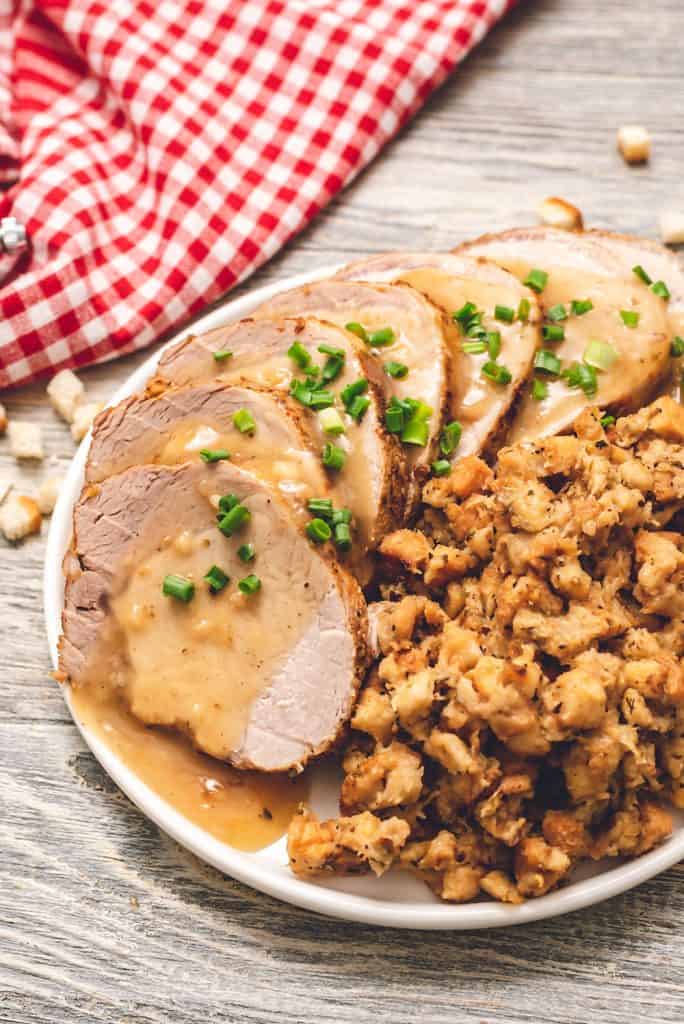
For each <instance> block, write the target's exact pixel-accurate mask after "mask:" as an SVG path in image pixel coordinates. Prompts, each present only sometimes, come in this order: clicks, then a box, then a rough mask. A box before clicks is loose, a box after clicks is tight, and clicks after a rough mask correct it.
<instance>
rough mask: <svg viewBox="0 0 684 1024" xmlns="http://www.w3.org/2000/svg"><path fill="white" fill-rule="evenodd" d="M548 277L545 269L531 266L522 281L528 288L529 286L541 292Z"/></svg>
mask: <svg viewBox="0 0 684 1024" xmlns="http://www.w3.org/2000/svg"><path fill="white" fill-rule="evenodd" d="M548 279H549V275H548V274H547V273H546V271H545V270H538V269H537V268H533V269H532V270H530V272H529V274H528V275H527V277H526V278H525V280H524V281H523V284H524V285H527V287H528V288H531V289H532V291H534V292H537V293H539V292H543V291H544V289H545V288H546V282H547V281H548Z"/></svg>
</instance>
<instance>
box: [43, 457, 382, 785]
mask: <svg viewBox="0 0 684 1024" xmlns="http://www.w3.org/2000/svg"><path fill="white" fill-rule="evenodd" d="M227 494H234V495H236V496H237V497H238V498H239V499H240V502H241V503H242V504H244V506H245V507H246V508H247V509H248V510H249V512H250V514H251V519H250V520H249V522H248V523H247V524H246V525H244V526H243V528H242V530H241V531H240V532H239V533H237V534H235V535H234V536H230V537H227V536H224V534H223V533H222V532H221V531H220V530H219V528H218V526H217V522H216V514H215V513H216V504H217V500H218V497H219V496H221V495H227ZM245 543H251V544H252V545H253V546H254V549H255V552H256V557H255V559H254V561H253V562H252V563H250V566H249V568H248V567H246V566H245V564H244V563H243V562H242V561H241V560H240V558H239V556H238V554H237V550H238V548H239V546H240V545H242V544H245ZM212 566H218V567H219V568H220V569H222V570H223V572H224V573H226V574H227V575H228V576H229V577H230V581H229V582H228V583H227V585H226V586H225V587H224V588H223V589H222V590H220V592H218V593H212V592H211V590H210V588H209V585H208V583H207V582H205V580H204V576H205V574H206V573H207V572H208V571H209V570H210V569H211V567H212ZM250 568H251V570H252V572H253V573H254V574H258V577H259V579H260V581H261V587H260V589H259V590H257V591H256V592H254V593H243V592H241V591H240V590H239V589H238V587H237V586H236V583H237V581H238V579H240V578H241V577H245V576H246V574H247V573H248V572H249V569H250ZM65 570H66V576H67V583H66V593H65V609H64V615H63V637H62V640H61V644H60V669H61V672H62V673H63V677H64V678H65V679H66V680H67V681H68V682H70V683H71V685H73V686H101V687H117V688H118V691H119V692H120V696H121V699H122V700H123V701H124V702H125V703H126V704H127V706H128V707H130V710H131V711H132V712H133V714H135V715H136V716H137V717H138V718H139V719H140V720H141V721H143V722H145V723H148V724H150V725H161V726H168V727H172V728H176V729H179V730H182V731H183V732H185V733H187V735H189V736H190V737H191V739H192V740H193V742H194V743H195V744H196V746H197V747H198V748H199V749H200V750H203V751H205V752H206V753H208V754H211V755H212V756H214V757H217V758H221V759H225V760H228V761H231V762H232V763H233V764H235V765H237V766H239V767H244V768H257V769H261V770H264V771H275V770H285V769H292V768H295V769H298V768H300V767H301V766H302V765H304V764H305V763H306V762H307V761H308V760H309V758H311V757H313V756H315V755H316V754H319V753H321V752H322V751H324V750H326V749H327V748H328V747H329V746H330V745H331V744H332V743H333V741H334V740H335V738H336V737H337V735H338V733H339V731H340V729H341V727H342V726H343V724H344V722H345V721H346V720H347V718H348V716H349V714H350V711H351V708H352V704H353V701H354V698H355V695H356V692H357V688H358V684H359V679H360V678H361V676H362V674H363V672H364V671H365V668H366V664H367V630H368V625H367V616H366V607H365V602H364V600H363V597H362V595H361V592H360V590H359V588H358V585H357V584H356V582H355V581H354V579H353V578H352V577H351V576H350V575H349V574H348V573H346V572H345V571H344V570H343V569H341V568H340V567H339V565H337V564H336V562H335V560H334V558H333V557H328V555H327V554H326V552H325V550H324V549H321V548H318V547H315V546H313V545H312V544H310V543H309V542H308V541H307V540H306V539H305V538H304V536H303V535H302V532H301V530H300V529H299V528H298V526H297V524H296V523H295V521H294V519H293V517H292V515H291V513H290V509H289V507H288V506H287V504H286V503H284V502H283V501H282V500H281V498H280V496H279V495H278V493H277V491H276V490H275V489H274V488H273V487H271V486H270V485H269V484H267V483H266V482H265V481H263V480H260V479H259V478H258V477H256V476H255V475H253V474H251V473H249V472H247V471H245V470H241V469H239V468H237V467H236V466H232V465H230V464H229V463H225V462H221V463H218V464H216V465H213V466H205V465H203V464H200V463H186V464H184V465H181V466H178V467H169V466H139V467H134V468H132V469H129V470H126V471H125V472H124V473H121V474H119V475H117V476H114V477H110V478H108V479H107V480H105V481H103V482H102V483H101V484H100V485H96V486H93V485H89V486H87V487H86V488H85V490H84V493H83V496H82V497H81V499H80V501H79V502H78V503H77V505H76V507H75V510H74V533H73V547H72V551H71V553H70V554H69V555H68V556H67V560H66V563H65ZM169 575H173V576H179V577H182V578H183V579H185V580H186V581H187V580H190V581H192V583H194V588H195V589H194V595H193V596H192V597H191V599H190V600H188V601H185V600H182V599H179V598H177V597H174V596H165V595H164V594H163V593H162V582H163V581H164V579H165V577H167V576H169ZM185 596H186V597H187V594H186V595H185Z"/></svg>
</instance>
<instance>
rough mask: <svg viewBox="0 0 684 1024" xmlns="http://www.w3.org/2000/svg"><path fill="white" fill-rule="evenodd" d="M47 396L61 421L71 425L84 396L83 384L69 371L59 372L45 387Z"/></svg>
mask: <svg viewBox="0 0 684 1024" xmlns="http://www.w3.org/2000/svg"><path fill="white" fill-rule="evenodd" d="M47 395H48V398H49V399H50V402H51V403H52V405H53V407H54V409H55V410H56V411H57V412H58V413H59V415H60V416H61V417H62V419H63V420H66V422H67V423H72V422H73V419H74V414H75V412H76V408H77V407H78V406H79V405H80V404H81V403H82V401H83V397H84V395H85V387H84V386H83V382H82V381H80V380H79V379H78V377H77V376H76V374H75V373H73V372H72V371H71V370H60V371H59V373H58V374H57V375H56V376H55V377H53V378H52V380H51V381H50V383H49V384H48V386H47Z"/></svg>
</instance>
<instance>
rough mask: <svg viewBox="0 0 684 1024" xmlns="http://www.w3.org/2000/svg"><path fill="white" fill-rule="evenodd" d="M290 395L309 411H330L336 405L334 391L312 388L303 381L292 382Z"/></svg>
mask: <svg viewBox="0 0 684 1024" xmlns="http://www.w3.org/2000/svg"><path fill="white" fill-rule="evenodd" d="M290 394H291V395H292V397H293V398H296V399H297V401H298V402H301V404H302V405H305V406H306V407H307V408H308V409H328V408H329V407H330V406H331V405H334V404H335V396H334V394H333V393H332V391H326V390H325V389H323V388H317V387H312V386H311V385H310V384H307V383H306V382H305V381H303V380H293V381H292V382H291V384H290Z"/></svg>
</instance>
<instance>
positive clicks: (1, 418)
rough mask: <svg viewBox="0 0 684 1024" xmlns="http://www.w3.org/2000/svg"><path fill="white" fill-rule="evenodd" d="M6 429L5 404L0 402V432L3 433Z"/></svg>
mask: <svg viewBox="0 0 684 1024" xmlns="http://www.w3.org/2000/svg"><path fill="white" fill-rule="evenodd" d="M6 430H7V410H6V409H5V406H4V405H2V403H0V434H4V433H5V431H6Z"/></svg>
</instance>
